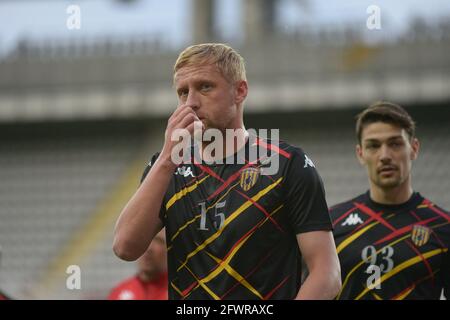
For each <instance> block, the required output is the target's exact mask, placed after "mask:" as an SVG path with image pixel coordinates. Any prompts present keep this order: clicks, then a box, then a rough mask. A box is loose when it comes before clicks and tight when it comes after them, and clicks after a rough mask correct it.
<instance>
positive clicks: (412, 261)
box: [355, 249, 447, 300]
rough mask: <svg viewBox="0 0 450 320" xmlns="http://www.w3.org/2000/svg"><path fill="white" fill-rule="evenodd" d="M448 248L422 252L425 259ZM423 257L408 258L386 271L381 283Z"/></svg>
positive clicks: (357, 298) (361, 294)
mask: <svg viewBox="0 0 450 320" xmlns="http://www.w3.org/2000/svg"><path fill="white" fill-rule="evenodd" d="M446 251H447V249H435V250H431V251H428V252H426V253H423V254H422V257H423V258H425V259H428V258H431V257H433V256H435V255H438V254H440V253H443V252H446ZM422 257H421V256H416V257H414V258H411V259H409V260H406V261H405V262H403V263H401V264H399V265H398V266H397V267H395V268H394V269H392V270H391V271H390V272H388V273H386V274H385V275H383V276H382V277H381V278H380V284H381V283H383V282H384V281H386V280H387V279H389V278H391V277H393V276H395V275H396V274H397V273H399V272H401V271H402V270H404V269H406V268H409V267H411V266H412V265H414V264H416V263H419V262H421V261H422ZM369 290H370V289H369V288H366V289H364V290H363V291H362V292H361V293H360V294H359V295H358V296H357V297H356V298H355V300H359V299H361V298H362V297H363V296H364V295H365V294H366V293H367V292H368V291H369Z"/></svg>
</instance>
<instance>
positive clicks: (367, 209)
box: [357, 203, 434, 281]
mask: <svg viewBox="0 0 450 320" xmlns="http://www.w3.org/2000/svg"><path fill="white" fill-rule="evenodd" d="M357 206H358V208H360V210H361V211H363V212H364V213H366V214H367V215H369V216H371V217H374V218H375V219H376V220H378V221H379V222H380V223H381V224H383V225H384V226H386V227H387V228H388V229H390V230H391V231H393V232H395V231H397V229H395V228H394V227H393V226H391V225H390V224H389V223H388V222H387V221H386V220H384V219H383V218H382V217H381V215H382V214H383V212H380V213H379V214H376V213H375V212H374V211H372V209H370V208H369V207H367V206H365V205H364V204H362V203H358V204H357ZM405 243H406V244H407V245H408V246H409V247H410V248H411V249H412V250H413V251H414V252H415V253H416V254H417V256H419V257H420V259H421V260H422V262H423V263H424V264H425V267H426V268H427V270H428V274H429V275H430V276H431V277H432V279H433V280H432V281H434V275H433V270H432V269H431V266H430V264H429V263H428V261H427V259H425V258H424V256H423V255H422V254H421V253H420V251H419V250H417V248H416V246H415V245H414V244H412V243H411V241H409V240H406V241H405Z"/></svg>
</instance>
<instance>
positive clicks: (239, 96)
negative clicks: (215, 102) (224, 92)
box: [235, 80, 248, 104]
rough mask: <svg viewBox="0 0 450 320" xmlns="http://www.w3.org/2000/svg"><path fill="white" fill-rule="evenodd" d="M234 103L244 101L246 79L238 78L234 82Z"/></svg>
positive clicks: (246, 92)
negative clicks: (238, 79)
mask: <svg viewBox="0 0 450 320" xmlns="http://www.w3.org/2000/svg"><path fill="white" fill-rule="evenodd" d="M235 94H236V96H235V103H236V104H241V103H242V102H244V100H245V98H246V97H247V94H248V84H247V81H245V80H240V81H237V82H236V85H235Z"/></svg>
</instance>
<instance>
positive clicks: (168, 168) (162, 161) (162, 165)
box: [155, 153, 177, 174]
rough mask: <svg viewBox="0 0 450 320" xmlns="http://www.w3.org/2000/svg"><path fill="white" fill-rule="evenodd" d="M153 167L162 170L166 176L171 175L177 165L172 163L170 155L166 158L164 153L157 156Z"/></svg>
mask: <svg viewBox="0 0 450 320" xmlns="http://www.w3.org/2000/svg"><path fill="white" fill-rule="evenodd" d="M155 166H157V167H158V169H159V170H163V171H165V172H166V173H168V174H172V173H173V172H174V171H175V169H176V168H177V165H176V164H175V163H173V162H172V159H171V157H170V155H169V156H166V155H165V154H164V153H162V154H161V155H160V156H159V158H158V161H156V163H155Z"/></svg>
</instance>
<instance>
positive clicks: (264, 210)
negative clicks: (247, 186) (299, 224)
mask: <svg viewBox="0 0 450 320" xmlns="http://www.w3.org/2000/svg"><path fill="white" fill-rule="evenodd" d="M196 166H198V167H199V168H200V169H202V170H203V171H206V172H207V173H208V174H209V175H211V176H212V177H214V178H216V179H217V180H219V181H221V182H222V183H225V180H223V179H222V178H221V177H220V176H218V175H217V174H216V173H215V172H214V171H213V170H211V169H210V168H208V167H205V166H202V165H201V164H196ZM233 191H235V192H237V193H239V194H240V195H241V196H243V197H244V198H245V199H247V200H248V201H250V202H251V203H252V204H253V205H254V206H255V207H256V208H258V209H259V210H260V211H261V212H262V213H264V215H265V216H266V217H267V218H268V219H269V220H270V221H271V222H272V223H273V224H274V225H275V227H277V229H278V230H280V232H284V230H283V228H282V227H281V226H280V225H279V224H278V222H276V221H275V220H274V219H273V218H272V217H271V216H270V214H269V213H268V212H267V211H266V209H264V208H263V207H262V206H261V205H260V204H259V203H258V202H256V201H255V200H253V199H252V198H250V197H249V196H247V195H246V194H244V193H242V192H240V191H239V190H233Z"/></svg>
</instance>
